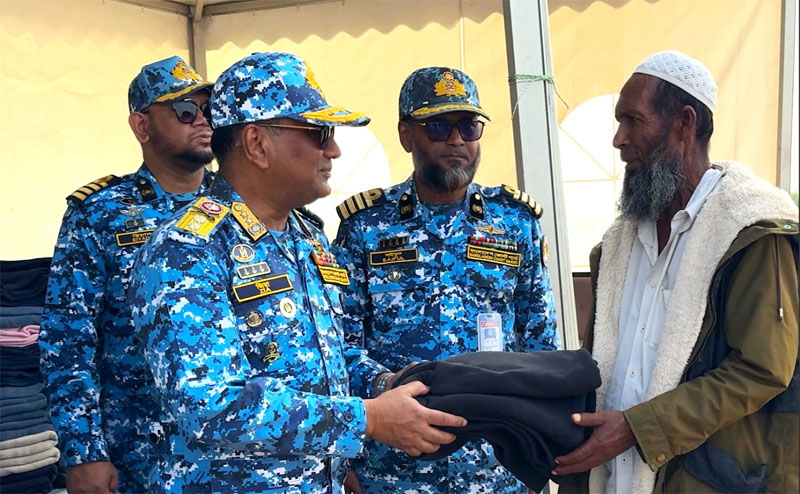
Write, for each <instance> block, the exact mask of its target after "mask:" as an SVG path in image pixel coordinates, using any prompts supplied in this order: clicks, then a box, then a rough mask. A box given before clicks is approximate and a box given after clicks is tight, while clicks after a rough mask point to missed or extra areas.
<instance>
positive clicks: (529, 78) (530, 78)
mask: <svg viewBox="0 0 800 494" xmlns="http://www.w3.org/2000/svg"><path fill="white" fill-rule="evenodd" d="M539 81H544V82H548V83H550V84H552V85H553V91H555V93H556V96H558V99H560V100H561V102H562V103H564V106H566V107H567V109H569V108H570V106H569V105H568V104H567V102H566V101H564V98H562V97H561V95H560V94H558V89H556V84H555V82H554V81H553V76H551V75H547V74H511V75H510V76H508V83H509V84H518V83H521V82H527V83H533V82H539ZM526 91H527V88H526ZM523 96H524V91H523V93H521V94H520V95H519V97H518V98H517V101H516V103H514V110H513V111H512V112H511V118H514V115H516V113H517V106H519V101H520V100H521V99H522V97H523Z"/></svg>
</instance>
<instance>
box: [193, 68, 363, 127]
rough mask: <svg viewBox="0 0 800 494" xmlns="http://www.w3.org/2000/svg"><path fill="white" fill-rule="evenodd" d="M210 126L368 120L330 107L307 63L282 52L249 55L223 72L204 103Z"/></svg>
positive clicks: (352, 123)
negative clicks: (275, 120) (284, 119)
mask: <svg viewBox="0 0 800 494" xmlns="http://www.w3.org/2000/svg"><path fill="white" fill-rule="evenodd" d="M208 106H209V108H210V110H211V120H210V122H211V127H212V128H214V129H219V128H221V127H227V126H229V125H236V124H244V123H250V122H259V121H262V120H270V119H273V118H282V117H288V118H293V119H295V120H299V121H301V122H307V123H310V124H313V125H324V126H334V125H366V124H368V123H369V120H370V119H369V117H367V116H366V115H364V114H362V113H353V112H351V111H349V110H345V109H344V108H342V107H339V106H331V105H329V104H328V102H327V101H326V100H325V95H324V94H323V93H322V89H321V88H320V87H319V84H318V83H317V80H316V79H315V78H314V74H313V72H311V69H310V68H309V66H308V64H306V62H305V61H304V60H303V59H302V58H300V57H297V56H295V55H292V54H290V53H282V52H266V53H253V54H252V55H250V56H248V57H245V58H243V59H241V60H239V61H238V62H236V63H235V64H233V65H231V66H230V67H228V68H227V69H226V70H225V72H223V73H222V74H221V75H220V76H219V79H217V83H216V84H215V85H214V90H213V91H212V92H211V98H210V99H209V105H208Z"/></svg>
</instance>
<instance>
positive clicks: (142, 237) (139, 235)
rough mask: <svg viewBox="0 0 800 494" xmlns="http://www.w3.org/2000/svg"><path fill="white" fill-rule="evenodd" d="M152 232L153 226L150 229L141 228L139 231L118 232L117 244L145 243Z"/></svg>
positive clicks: (123, 245)
mask: <svg viewBox="0 0 800 494" xmlns="http://www.w3.org/2000/svg"><path fill="white" fill-rule="evenodd" d="M152 233H153V229H152V228H151V229H150V230H139V231H137V232H125V233H117V235H116V237H117V245H118V246H120V247H125V246H126V245H139V244H143V243H145V242H147V239H148V238H150V235H151V234H152Z"/></svg>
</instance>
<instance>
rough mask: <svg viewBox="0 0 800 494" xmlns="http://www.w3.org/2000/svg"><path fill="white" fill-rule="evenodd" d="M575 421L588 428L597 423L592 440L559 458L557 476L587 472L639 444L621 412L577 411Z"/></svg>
mask: <svg viewBox="0 0 800 494" xmlns="http://www.w3.org/2000/svg"><path fill="white" fill-rule="evenodd" d="M572 421H573V422H575V423H576V424H578V425H581V426H584V427H592V426H594V428H595V429H594V432H592V436H591V437H590V438H589V440H588V441H586V442H585V443H583V444H581V445H580V446H578V448H577V449H576V450H575V451H573V452H572V453H570V454H568V455H566V456H559V457H557V458H556V459H555V461H556V464H557V465H558V466H557V467H556V469H555V470H553V473H554V474H555V475H567V474H570V473H577V472H585V471H587V470H589V469H592V468H594V467H596V466H598V465H602V464H603V463H605V462H607V461H608V460H610V459H612V458H614V457H615V456H617V455H618V454H620V453H622V452H624V451H626V450H628V449H629V448H630V447H631V446H633V445H634V444H636V438H635V437H634V436H633V432H632V431H631V428H630V426H629V425H628V422H626V421H625V416H624V415H622V412H620V411H617V410H606V411H602V412H597V413H573V414H572Z"/></svg>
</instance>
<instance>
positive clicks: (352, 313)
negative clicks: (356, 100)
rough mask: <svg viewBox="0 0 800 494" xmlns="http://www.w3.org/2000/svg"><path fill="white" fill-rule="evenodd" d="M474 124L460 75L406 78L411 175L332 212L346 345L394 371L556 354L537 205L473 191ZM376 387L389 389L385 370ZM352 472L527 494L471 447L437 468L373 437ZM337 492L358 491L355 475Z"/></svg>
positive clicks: (433, 489)
mask: <svg viewBox="0 0 800 494" xmlns="http://www.w3.org/2000/svg"><path fill="white" fill-rule="evenodd" d="M481 117H483V118H485V119H486V120H488V119H489V117H488V116H487V115H486V114H485V113H484V111H483V109H482V108H481V106H480V103H479V100H478V90H477V88H476V87H475V83H474V82H473V81H472V79H470V78H469V76H467V75H466V74H465V73H463V72H461V71H459V70H456V69H451V68H445V67H429V68H424V69H419V70H417V71H415V72H413V73H412V74H411V75H410V76H409V77H408V78H407V79H406V81H405V82H404V83H403V87H402V89H401V90H400V122H399V124H398V131H399V135H400V143H401V144H402V145H403V148H404V149H405V150H406V151H407V152H410V153H411V154H412V158H413V162H414V173H413V175H412V176H411V177H410V178H409V179H408V180H406V181H405V182H404V183H402V184H399V185H395V186H393V187H390V188H388V189H385V190H381V189H373V190H369V191H366V192H362V193H360V194H357V195H355V196H353V197H351V198H350V199H347V200H346V201H345V202H343V203H342V204H341V205H340V206H339V207H338V213H339V216H340V218H341V219H342V222H341V224H340V226H339V233H338V235H337V238H336V241H335V245H336V246H337V249H338V250H340V251H341V252H339V253H338V254H339V259H340V261H341V262H343V265H344V267H346V268H347V269H348V271H349V272H350V276H351V279H352V282H351V283H350V285H349V286H347V287H343V291H344V295H345V301H346V302H345V313H346V323H345V334H346V337H347V339H348V341H349V342H350V343H351V344H355V345H360V346H364V347H365V348H366V349H367V350H368V351H369V355H370V357H372V358H374V359H375V360H377V361H378V362H381V363H382V364H384V365H386V366H387V367H388V368H390V369H391V370H393V371H399V370H400V369H401V368H403V367H404V366H406V365H409V364H411V363H413V362H415V361H422V360H440V359H445V358H448V357H451V356H454V355H458V354H461V353H466V352H475V351H479V350H499V351H509V352H511V351H517V352H531V351H538V350H553V349H557V348H559V346H560V342H559V336H558V332H557V328H556V318H555V308H554V302H553V294H552V291H551V288H550V279H549V275H548V273H547V267H546V262H547V247H546V245H547V244H546V242H545V240H544V237H543V236H542V232H541V228H540V225H539V221H538V220H539V217H540V216H541V208H540V207H539V205H538V204H537V203H536V202H535V201H533V200H532V199H531V198H530V197H528V195H527V194H525V193H523V192H520V191H518V190H515V189H513V188H511V187H508V186H503V187H482V186H480V185H477V184H475V183H472V178H473V176H474V174H475V170H476V168H477V166H478V162H479V160H480V145H479V139H480V137H481V135H482V131H483V126H484V122H483V121H482V120H481V119H480V118H481ZM378 382H379V383H381V384H383V385H382V386H379V387H380V388H383V387H386V385H390V384H391V383H392V379H391V374H387V375H385V376H381V377H379V379H378ZM352 468H353V471H354V472H355V474H356V475H357V477H358V479H359V480H360V485H361V487H360V488H363V491H364V492H367V493H369V494H375V493H378V494H380V493H387V494H388V493H400V492H403V493H412V492H413V493H444V492H450V493H459V494H461V493H494V494H496V493H511V492H515V493H516V492H526V489H525V487H524V485H523V484H522V483H521V482H519V481H518V480H517V479H515V478H514V477H513V476H512V475H511V473H509V472H508V471H507V470H505V469H504V468H503V467H502V466H501V465H500V464H499V463H498V462H497V460H496V459H495V458H494V455H493V453H492V448H491V446H490V445H489V444H488V443H486V442H480V441H473V442H470V443H468V444H467V445H466V446H465V447H464V448H462V449H461V450H459V451H458V452H457V453H455V454H453V455H451V456H450V457H448V458H446V459H443V460H440V461H436V462H418V461H415V460H414V459H413V458H409V457H408V456H407V455H405V454H403V453H402V452H400V451H397V450H393V449H391V448H388V447H386V446H384V445H381V444H377V443H374V442H369V443H368V444H367V447H366V448H365V452H364V454H363V455H362V457H361V458H359V460H357V461H355V462H353V467H352ZM347 487H348V488H349V489H350V490H351V491H352V492H360V488H359V486H358V482H357V481H356V480H355V479H354V478H353V473H352V472H351V473H350V474H349V475H348V483H347Z"/></svg>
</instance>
